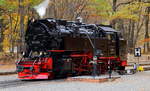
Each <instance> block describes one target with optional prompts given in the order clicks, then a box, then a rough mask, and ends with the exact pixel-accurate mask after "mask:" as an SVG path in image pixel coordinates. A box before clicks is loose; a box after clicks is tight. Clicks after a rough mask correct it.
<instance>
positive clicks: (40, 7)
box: [34, 0, 50, 18]
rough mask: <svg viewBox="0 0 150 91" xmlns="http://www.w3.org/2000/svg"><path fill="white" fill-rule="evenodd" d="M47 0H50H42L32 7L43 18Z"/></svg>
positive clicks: (48, 0)
mask: <svg viewBox="0 0 150 91" xmlns="http://www.w3.org/2000/svg"><path fill="white" fill-rule="evenodd" d="M49 2H50V0H44V1H43V2H42V3H40V4H39V5H37V6H35V7H34V9H35V10H36V12H37V13H38V14H39V16H40V17H41V18H43V17H44V15H45V14H46V8H47V7H48V5H49Z"/></svg>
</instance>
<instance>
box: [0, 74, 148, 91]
mask: <svg viewBox="0 0 150 91" xmlns="http://www.w3.org/2000/svg"><path fill="white" fill-rule="evenodd" d="M11 77H12V79H14V78H15V76H14V75H13V76H10V77H4V76H0V78H1V79H0V81H2V78H3V80H8V79H9V80H11V79H10V78H11ZM31 90H32V91H150V71H146V72H139V73H136V74H134V75H123V76H121V78H119V79H116V80H115V81H113V82H104V83H90V82H77V81H65V80H64V81H39V82H38V84H34V83H33V84H24V85H21V86H16V87H10V88H4V89H0V91H31Z"/></svg>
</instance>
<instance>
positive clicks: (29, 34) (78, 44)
mask: <svg viewBox="0 0 150 91" xmlns="http://www.w3.org/2000/svg"><path fill="white" fill-rule="evenodd" d="M120 39H121V38H120V35H119V32H117V31H116V30H114V29H113V28H111V26H106V25H96V24H84V23H80V22H76V21H67V20H57V19H52V18H47V19H40V20H34V21H33V20H30V21H29V23H28V27H27V31H26V35H25V42H26V53H27V54H29V53H30V52H31V51H32V52H33V51H37V52H41V51H47V50H76V51H91V52H92V51H93V48H94V47H95V48H96V49H98V50H100V51H102V53H103V55H105V56H107V55H110V54H111V55H113V56H114V55H117V56H118V55H119V40H120ZM94 40H95V44H94ZM108 43H109V44H108ZM111 46H112V48H109V47H111Z"/></svg>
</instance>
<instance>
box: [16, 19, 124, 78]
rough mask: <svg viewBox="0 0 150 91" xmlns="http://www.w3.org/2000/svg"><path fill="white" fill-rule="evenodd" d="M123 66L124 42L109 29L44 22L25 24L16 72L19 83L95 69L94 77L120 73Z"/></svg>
mask: <svg viewBox="0 0 150 91" xmlns="http://www.w3.org/2000/svg"><path fill="white" fill-rule="evenodd" d="M126 63H127V62H126V41H125V40H124V39H123V38H122V37H121V34H120V32H118V31H116V30H114V29H113V28H112V27H111V26H109V25H100V24H84V23H81V22H77V21H67V20H57V19H52V18H47V19H40V20H30V21H29V22H28V26H27V30H26V34H25V51H24V52H23V56H22V58H20V60H18V61H17V62H16V69H17V73H18V78H20V79H53V78H55V77H65V76H74V75H92V74H93V69H94V68H96V69H94V71H95V73H96V75H100V74H105V73H107V72H108V71H109V70H110V69H111V70H114V71H117V72H119V73H121V72H122V71H124V70H125V66H126ZM93 64H94V66H93Z"/></svg>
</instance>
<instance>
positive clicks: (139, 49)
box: [134, 48, 141, 57]
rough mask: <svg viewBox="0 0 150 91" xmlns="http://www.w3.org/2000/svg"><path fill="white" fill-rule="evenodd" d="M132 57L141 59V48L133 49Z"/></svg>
mask: <svg viewBox="0 0 150 91" xmlns="http://www.w3.org/2000/svg"><path fill="white" fill-rule="evenodd" d="M134 56H135V57H141V48H135V49H134Z"/></svg>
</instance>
